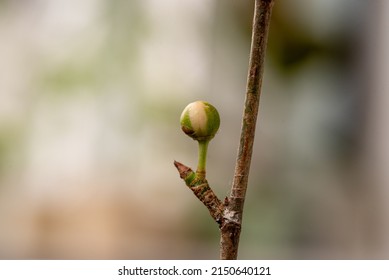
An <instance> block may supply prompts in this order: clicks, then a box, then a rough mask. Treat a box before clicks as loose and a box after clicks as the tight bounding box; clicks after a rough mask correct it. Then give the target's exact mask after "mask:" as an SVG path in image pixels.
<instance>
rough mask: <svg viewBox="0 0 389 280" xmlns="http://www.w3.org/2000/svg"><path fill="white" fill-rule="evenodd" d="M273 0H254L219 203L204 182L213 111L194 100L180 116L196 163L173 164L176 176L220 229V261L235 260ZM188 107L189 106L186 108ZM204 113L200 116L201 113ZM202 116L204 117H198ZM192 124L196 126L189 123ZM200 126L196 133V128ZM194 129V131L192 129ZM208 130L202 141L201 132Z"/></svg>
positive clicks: (214, 126)
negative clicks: (243, 85)
mask: <svg viewBox="0 0 389 280" xmlns="http://www.w3.org/2000/svg"><path fill="white" fill-rule="evenodd" d="M274 1H275V0H255V11H254V22H253V33H252V34H253V35H252V42H251V52H250V62H249V72H248V78H247V89H246V100H245V107H244V113H243V120H242V130H241V138H240V146H239V150H238V156H237V160H236V166H235V174H234V180H233V184H232V188H231V194H230V196H229V197H226V198H225V200H224V202H221V201H220V200H219V199H218V197H217V196H216V194H215V193H214V192H213V190H212V189H211V187H210V186H209V184H208V182H207V180H206V178H205V177H206V171H205V165H206V154H207V153H206V151H207V146H208V142H207V143H204V142H203V141H204V140H206V141H209V140H210V139H212V138H213V137H214V135H215V134H216V131H217V130H218V128H219V124H220V119H219V114H218V113H217V110H216V109H215V108H214V107H213V106H211V105H210V104H208V103H206V102H203V101H198V102H194V103H191V104H189V105H188V106H187V107H186V108H185V110H184V112H183V114H182V115H181V127H182V129H183V131H184V132H185V133H186V134H188V135H189V136H190V137H192V138H193V139H194V140H197V141H199V164H198V168H197V171H196V172H194V171H193V170H192V169H191V168H189V167H187V166H186V165H184V164H182V163H180V162H177V161H174V166H175V167H176V168H177V171H178V173H179V174H180V177H181V178H182V179H183V180H184V181H185V184H186V185H187V186H188V187H189V188H190V189H191V191H192V192H193V193H194V195H195V196H196V197H197V198H198V199H199V200H200V201H201V202H202V203H203V204H204V205H205V206H206V207H207V209H208V211H209V213H210V214H211V216H212V218H213V219H214V220H215V221H216V222H217V223H218V224H219V228H220V236H221V237H220V259H223V260H226V259H236V258H237V255H238V246H239V237H240V231H241V225H242V214H243V205H244V200H245V195H246V189H247V181H248V176H249V170H250V162H251V155H252V151H253V143H254V136H255V125H256V121H257V115H258V106H259V97H260V93H261V86H262V78H263V68H264V58H265V52H266V43H267V35H268V31H269V24H270V16H271V10H272V7H273V4H274ZM188 107H190V108H189V109H188ZM203 110H205V111H204V112H205V113H204V114H202V112H203ZM199 116H204V118H199ZM192 122H194V123H195V124H196V125H195V126H194V125H193V124H192ZM202 124H203V127H202V128H201V129H200V130H198V128H197V127H198V126H201V125H202ZM196 128H197V130H196ZM208 130H209V133H210V134H209V135H208V134H207V135H206V136H207V137H208V138H206V139H202V138H201V139H200V136H201V137H204V135H203V134H204V131H208Z"/></svg>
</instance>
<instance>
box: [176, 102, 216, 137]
mask: <svg viewBox="0 0 389 280" xmlns="http://www.w3.org/2000/svg"><path fill="white" fill-rule="evenodd" d="M180 122H181V129H182V131H184V132H185V134H186V135H188V136H189V137H191V138H193V139H194V140H197V141H209V140H211V139H212V138H213V137H214V136H215V135H216V133H217V131H218V129H219V126H220V116H219V113H218V111H217V110H216V108H215V107H213V106H212V105H211V104H209V103H207V102H205V101H195V102H192V103H190V104H189V105H188V106H186V107H185V109H184V111H183V112H182V114H181V118H180Z"/></svg>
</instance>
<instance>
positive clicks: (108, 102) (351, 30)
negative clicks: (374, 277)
mask: <svg viewBox="0 0 389 280" xmlns="http://www.w3.org/2000/svg"><path fill="white" fill-rule="evenodd" d="M388 3H389V2H388V1H385V0H381V1H379V0H373V1H364V0H341V1H339V0H337V1H335V0H276V5H275V7H274V10H273V17H272V23H271V27H270V38H269V46H268V53H267V58H266V67H265V78H264V85H263V94H262V97H261V105H260V112H259V119H258V127H257V134H256V140H255V146H254V155H253V162H252V167H251V174H250V180H249V189H248V193H247V198H246V205H245V213H244V221H243V231H242V235H241V246H240V251H239V257H240V258H241V259H339V258H346V259H358V258H363V259H365V258H389V221H387V215H388V214H389V206H388V204H387V199H388V198H389V190H388V186H389V177H388V176H389V174H388V173H389V172H388V168H387V167H388V166H389V148H388V145H387V143H388V142H389V127H388V124H387V120H388V119H389V111H388V108H389V97H388V94H387V93H388V92H389V84H388V80H389V79H388V78H387V73H389V68H388V64H389V57H388V53H387V50H388V49H389V36H388V35H389V34H387V33H388V32H387V30H389V23H388V18H389V5H388ZM252 12H253V1H248V0H244V1H242V0H224V1H221V0H214V1H212V0H187V1H180V0H167V1H157V0H142V1H141V0H131V1H124V0H111V1H109V0H84V1H65V0H55V1H49V0H28V1H22V0H20V1H11V0H2V1H0V62H1V64H0V258H1V259H30V258H33V259H36V258H38V259H214V258H218V255H219V253H218V246H219V245H218V243H219V233H218V228H217V226H216V224H215V223H214V222H213V220H212V219H211V218H210V216H209V214H208V212H207V210H206V209H205V207H203V206H202V205H201V203H200V202H199V201H197V199H196V198H195V197H194V196H193V194H192V193H191V192H190V191H189V190H188V189H187V188H186V187H185V185H184V184H183V182H182V181H181V179H180V178H179V176H178V174H177V171H176V170H175V168H174V166H173V160H178V161H181V162H183V163H185V164H187V165H190V166H192V167H195V165H196V159H197V145H196V143H195V142H194V141H192V140H191V139H189V138H188V137H186V136H185V135H184V134H183V133H182V132H181V130H180V127H179V116H180V114H181V111H182V109H183V108H184V107H185V106H186V105H187V104H188V103H190V102H192V101H194V100H206V101H208V102H210V103H212V104H213V105H214V106H215V107H217V108H218V110H219V112H220V115H221V119H222V123H221V129H220V132H219V133H218V135H217V136H216V137H215V138H214V140H213V141H212V142H211V144H210V151H209V160H208V180H209V182H210V184H211V185H212V187H213V188H214V190H215V192H216V193H217V194H218V196H219V197H220V198H223V197H224V196H226V195H228V193H229V189H230V186H231V180H232V176H233V170H234V163H235V156H236V151H237V146H238V142H239V134H240V121H241V115H242V109H243V101H244V93H245V85H246V74H247V64H248V53H249V48H250V38H251V21H252Z"/></svg>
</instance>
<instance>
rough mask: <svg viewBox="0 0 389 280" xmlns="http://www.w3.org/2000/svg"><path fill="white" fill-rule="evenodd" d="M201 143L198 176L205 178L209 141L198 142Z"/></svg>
mask: <svg viewBox="0 0 389 280" xmlns="http://www.w3.org/2000/svg"><path fill="white" fill-rule="evenodd" d="M198 143H199V158H198V163H197V170H196V175H197V176H199V177H200V178H202V179H204V178H205V175H206V174H205V173H206V171H205V170H206V167H207V151H208V144H209V140H205V141H198Z"/></svg>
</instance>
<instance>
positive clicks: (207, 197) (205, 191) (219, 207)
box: [174, 161, 224, 224]
mask: <svg viewBox="0 0 389 280" xmlns="http://www.w3.org/2000/svg"><path fill="white" fill-rule="evenodd" d="M174 166H175V167H176V168H177V171H178V173H179V174H180V177H181V179H183V180H184V181H185V183H186V185H187V186H188V187H189V189H191V191H192V192H193V194H194V195H195V196H196V197H197V198H198V199H199V200H200V201H201V202H202V203H203V204H204V205H205V206H206V207H207V208H208V211H209V213H210V214H211V216H212V218H213V219H214V220H215V221H216V222H217V223H218V224H220V222H221V220H222V214H223V207H224V206H223V204H222V202H221V201H220V200H219V198H217V196H216V194H215V193H214V192H213V190H212V189H211V187H210V186H209V184H208V182H207V180H206V179H205V177H204V176H198V174H197V176H196V173H195V172H194V171H193V170H192V169H191V168H190V167H188V166H186V165H184V164H182V163H180V162H178V161H174Z"/></svg>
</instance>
